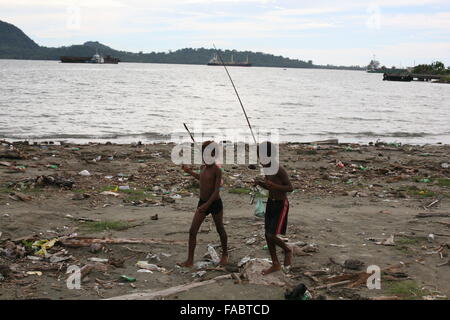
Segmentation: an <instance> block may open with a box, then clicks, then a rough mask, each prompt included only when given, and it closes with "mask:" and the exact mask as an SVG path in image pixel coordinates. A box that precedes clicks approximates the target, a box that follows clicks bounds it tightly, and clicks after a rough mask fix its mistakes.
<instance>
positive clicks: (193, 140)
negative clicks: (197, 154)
mask: <svg viewBox="0 0 450 320" xmlns="http://www.w3.org/2000/svg"><path fill="white" fill-rule="evenodd" d="M183 126H184V128H185V129H186V131H187V132H188V133H189V135H190V136H191V139H192V142H194V144H195V139H194V136H193V135H192V133H191V132H190V131H189V129H188V127H187V125H186V123H184V122H183Z"/></svg>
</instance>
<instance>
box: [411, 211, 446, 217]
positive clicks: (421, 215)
mask: <svg viewBox="0 0 450 320" xmlns="http://www.w3.org/2000/svg"><path fill="white" fill-rule="evenodd" d="M433 217H439V218H440V217H447V218H448V217H450V213H440V212H436V213H429V212H422V213H419V214H418V215H416V218H433Z"/></svg>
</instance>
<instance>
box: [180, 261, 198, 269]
mask: <svg viewBox="0 0 450 320" xmlns="http://www.w3.org/2000/svg"><path fill="white" fill-rule="evenodd" d="M177 265H178V266H180V267H183V268H192V267H193V266H194V264H193V263H192V261H185V262H177Z"/></svg>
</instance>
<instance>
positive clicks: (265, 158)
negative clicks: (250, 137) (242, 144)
mask: <svg viewBox="0 0 450 320" xmlns="http://www.w3.org/2000/svg"><path fill="white" fill-rule="evenodd" d="M256 151H257V153H258V159H259V163H261V165H262V166H263V167H264V168H266V170H265V171H266V172H269V171H270V173H267V174H276V173H277V172H278V148H277V145H275V144H273V143H272V142H270V141H264V142H261V143H260V144H259V145H258V147H257V149H256Z"/></svg>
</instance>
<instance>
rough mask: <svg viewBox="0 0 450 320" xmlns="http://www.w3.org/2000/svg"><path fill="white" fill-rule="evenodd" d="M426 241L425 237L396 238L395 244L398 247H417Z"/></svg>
mask: <svg viewBox="0 0 450 320" xmlns="http://www.w3.org/2000/svg"><path fill="white" fill-rule="evenodd" d="M424 241H426V238H425V237H398V238H397V239H396V240H395V243H397V244H400V245H418V244H420V243H421V242H424Z"/></svg>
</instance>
